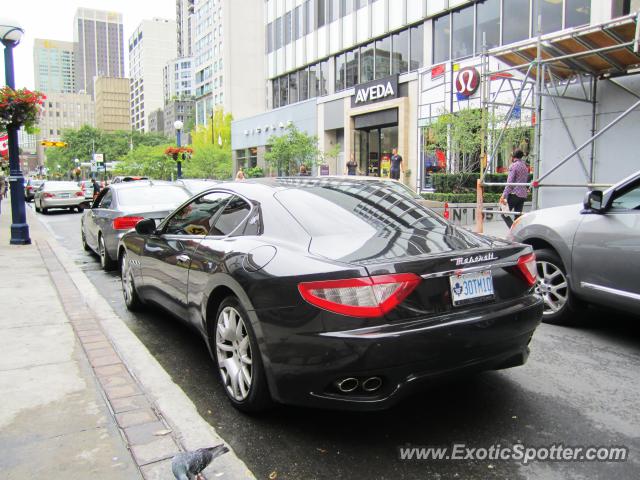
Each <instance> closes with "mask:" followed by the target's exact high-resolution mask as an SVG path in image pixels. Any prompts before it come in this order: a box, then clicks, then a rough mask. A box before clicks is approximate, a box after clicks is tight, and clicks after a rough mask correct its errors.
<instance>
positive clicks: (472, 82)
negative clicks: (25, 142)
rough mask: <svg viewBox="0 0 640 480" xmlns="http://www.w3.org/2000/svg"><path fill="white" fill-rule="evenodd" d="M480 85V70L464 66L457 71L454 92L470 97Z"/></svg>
mask: <svg viewBox="0 0 640 480" xmlns="http://www.w3.org/2000/svg"><path fill="white" fill-rule="evenodd" d="M479 86H480V72H478V69H477V68H475V67H465V68H461V69H460V70H459V71H458V75H457V76H456V82H455V87H456V93H459V94H461V95H463V96H465V97H470V96H471V95H473V94H474V93H476V92H477V91H478V87H479Z"/></svg>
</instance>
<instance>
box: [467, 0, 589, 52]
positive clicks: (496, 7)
mask: <svg viewBox="0 0 640 480" xmlns="http://www.w3.org/2000/svg"><path fill="white" fill-rule="evenodd" d="M587 1H588V0H587ZM476 9H477V10H476V53H482V42H483V38H482V37H483V34H484V41H485V42H486V44H487V45H486V46H487V49H489V48H493V47H497V46H498V45H500V0H484V1H483V2H478V3H477V4H476Z"/></svg>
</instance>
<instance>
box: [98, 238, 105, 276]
mask: <svg viewBox="0 0 640 480" xmlns="http://www.w3.org/2000/svg"><path fill="white" fill-rule="evenodd" d="M98 255H100V265H102V267H103V268H104V266H105V265H106V263H107V249H106V247H105V246H104V240H103V238H102V235H100V236H99V237H98Z"/></svg>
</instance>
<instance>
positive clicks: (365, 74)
mask: <svg viewBox="0 0 640 480" xmlns="http://www.w3.org/2000/svg"><path fill="white" fill-rule="evenodd" d="M374 58H375V57H374V44H373V42H372V43H370V44H368V45H365V46H364V47H360V83H367V82H370V81H371V80H373V68H374Z"/></svg>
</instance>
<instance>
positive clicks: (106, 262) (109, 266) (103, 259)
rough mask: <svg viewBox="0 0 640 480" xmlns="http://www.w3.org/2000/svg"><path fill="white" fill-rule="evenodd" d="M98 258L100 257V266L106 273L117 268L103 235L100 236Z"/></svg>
mask: <svg viewBox="0 0 640 480" xmlns="http://www.w3.org/2000/svg"><path fill="white" fill-rule="evenodd" d="M98 256H99V257H100V266H101V267H102V269H103V270H104V271H105V272H110V271H111V270H113V269H115V268H116V262H114V261H113V259H112V258H111V257H110V256H109V252H108V251H107V247H106V246H105V244H104V238H102V233H99V234H98Z"/></svg>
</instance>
